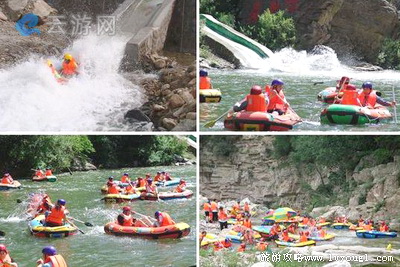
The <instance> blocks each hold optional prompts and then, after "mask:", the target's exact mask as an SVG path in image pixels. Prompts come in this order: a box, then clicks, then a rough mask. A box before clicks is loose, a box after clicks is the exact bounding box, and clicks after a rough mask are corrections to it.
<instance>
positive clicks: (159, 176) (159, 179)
mask: <svg viewBox="0 0 400 267" xmlns="http://www.w3.org/2000/svg"><path fill="white" fill-rule="evenodd" d="M154 181H155V182H159V181H161V174H157V175H156V176H155V177H154Z"/></svg>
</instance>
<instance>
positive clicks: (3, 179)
mask: <svg viewBox="0 0 400 267" xmlns="http://www.w3.org/2000/svg"><path fill="white" fill-rule="evenodd" d="M1 183H2V184H12V182H11V180H10V179H9V178H8V177H5V176H4V177H3V178H2V179H1Z"/></svg>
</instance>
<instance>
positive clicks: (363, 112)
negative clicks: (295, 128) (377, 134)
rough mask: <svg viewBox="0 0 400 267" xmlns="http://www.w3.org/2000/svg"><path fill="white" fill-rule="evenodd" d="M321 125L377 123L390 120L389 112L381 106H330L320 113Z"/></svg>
mask: <svg viewBox="0 0 400 267" xmlns="http://www.w3.org/2000/svg"><path fill="white" fill-rule="evenodd" d="M320 118H321V123H326V124H351V125H360V124H366V123H378V122H380V121H382V120H388V119H390V118H392V114H391V113H390V112H389V110H388V109H387V108H386V107H384V106H381V105H377V106H376V107H375V108H374V109H369V108H367V107H359V106H354V105H341V104H332V105H330V106H329V107H327V108H326V109H324V110H323V111H322V112H321V116H320Z"/></svg>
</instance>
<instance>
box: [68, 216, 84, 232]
mask: <svg viewBox="0 0 400 267" xmlns="http://www.w3.org/2000/svg"><path fill="white" fill-rule="evenodd" d="M71 219H72V218H71ZM67 222H69V224H71V225H72V226H73V227H75V228H76V229H78V231H79V232H81V233H82V234H85V232H84V231H82V230H81V229H80V228H79V227H78V226H76V225H75V224H74V223H73V222H71V221H70V220H68V219H67Z"/></svg>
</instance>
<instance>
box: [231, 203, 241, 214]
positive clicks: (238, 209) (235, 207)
mask: <svg viewBox="0 0 400 267" xmlns="http://www.w3.org/2000/svg"><path fill="white" fill-rule="evenodd" d="M232 209H233V210H234V211H236V212H238V211H240V206H239V204H238V203H236V204H235V205H233V207H232Z"/></svg>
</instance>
